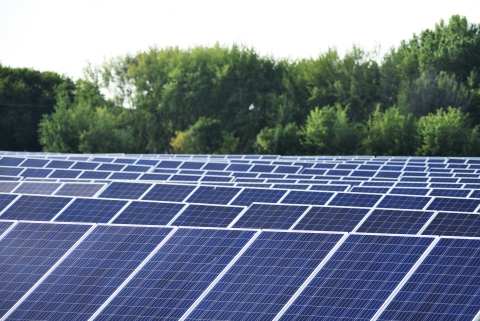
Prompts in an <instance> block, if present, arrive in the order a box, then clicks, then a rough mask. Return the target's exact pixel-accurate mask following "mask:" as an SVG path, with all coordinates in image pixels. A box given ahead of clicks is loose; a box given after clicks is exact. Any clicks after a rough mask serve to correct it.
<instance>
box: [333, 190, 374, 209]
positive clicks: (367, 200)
mask: <svg viewBox="0 0 480 321" xmlns="http://www.w3.org/2000/svg"><path fill="white" fill-rule="evenodd" d="M381 197H382V195H377V194H360V193H338V194H337V195H335V196H334V197H333V198H332V200H331V201H330V202H329V203H328V205H332V206H356V207H372V206H374V205H375V204H376V203H377V202H378V201H379V200H380V198H381Z"/></svg>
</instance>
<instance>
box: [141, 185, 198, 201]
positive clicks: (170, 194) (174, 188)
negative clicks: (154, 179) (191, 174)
mask: <svg viewBox="0 0 480 321" xmlns="http://www.w3.org/2000/svg"><path fill="white" fill-rule="evenodd" d="M195 188H196V186H191V185H173V184H172V185H171V184H157V185H155V186H154V187H153V188H152V189H151V190H150V191H149V192H148V193H147V194H145V196H144V197H143V199H144V200H151V201H167V202H182V201H183V200H184V199H185V198H186V197H187V196H188V195H189V194H190V193H191V192H192V191H193V190H194V189H195Z"/></svg>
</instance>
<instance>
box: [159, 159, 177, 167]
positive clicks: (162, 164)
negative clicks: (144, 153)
mask: <svg viewBox="0 0 480 321" xmlns="http://www.w3.org/2000/svg"><path fill="white" fill-rule="evenodd" d="M180 164H182V162H179V161H167V160H164V161H161V162H160V163H159V164H158V165H157V168H178V166H179V165H180Z"/></svg>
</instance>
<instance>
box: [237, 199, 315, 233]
mask: <svg viewBox="0 0 480 321" xmlns="http://www.w3.org/2000/svg"><path fill="white" fill-rule="evenodd" d="M307 208H308V206H300V205H277V204H256V203H254V204H252V205H250V207H249V208H248V210H247V211H246V212H245V213H244V214H243V215H242V216H241V217H240V219H239V220H238V221H237V222H236V223H235V224H234V225H233V227H241V228H255V229H279V230H288V229H289V228H290V227H291V226H292V225H293V223H295V221H296V220H297V219H298V218H299V217H300V216H301V215H302V214H303V213H304V212H305V210H307Z"/></svg>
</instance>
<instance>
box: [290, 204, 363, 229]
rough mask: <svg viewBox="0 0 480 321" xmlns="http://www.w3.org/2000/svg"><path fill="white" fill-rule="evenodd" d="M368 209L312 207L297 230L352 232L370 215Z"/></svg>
mask: <svg viewBox="0 0 480 321" xmlns="http://www.w3.org/2000/svg"><path fill="white" fill-rule="evenodd" d="M368 211H369V209H366V208H350V207H329V206H325V207H317V206H315V207H312V209H310V210H309V211H308V212H307V214H306V215H305V216H304V217H303V218H302V219H301V220H300V222H299V223H298V224H297V225H296V226H295V228H294V229H295V230H313V231H338V232H351V231H352V230H353V229H354V228H355V226H357V224H358V223H359V222H360V221H361V220H362V219H363V217H364V216H365V215H366V214H367V213H368Z"/></svg>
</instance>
